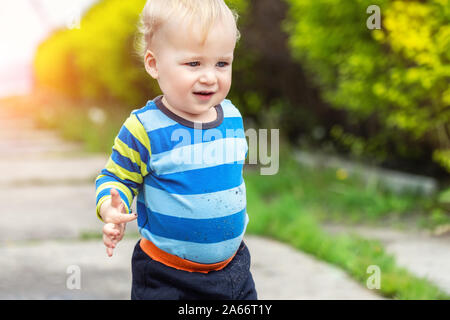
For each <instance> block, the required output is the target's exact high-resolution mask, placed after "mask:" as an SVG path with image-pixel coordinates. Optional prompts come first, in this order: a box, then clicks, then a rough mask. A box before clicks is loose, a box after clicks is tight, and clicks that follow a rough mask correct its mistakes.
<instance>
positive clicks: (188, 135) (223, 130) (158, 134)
mask: <svg viewBox="0 0 450 320" xmlns="http://www.w3.org/2000/svg"><path fill="white" fill-rule="evenodd" d="M227 129H228V133H227ZM217 135H219V137H220V138H245V132H244V129H243V124H242V119H241V118H225V119H224V120H223V122H222V124H221V125H220V126H218V127H217V128H212V129H207V130H198V129H194V128H188V127H185V126H183V125H181V124H178V123H177V124H175V125H173V126H169V127H165V128H161V129H156V130H153V131H150V132H148V136H149V138H150V143H151V146H152V154H153V155H155V154H158V153H161V152H166V151H169V150H172V149H173V148H178V147H182V146H186V145H189V144H195V143H202V142H207V141H210V140H214V139H213V138H215V136H217ZM205 136H206V137H205Z"/></svg>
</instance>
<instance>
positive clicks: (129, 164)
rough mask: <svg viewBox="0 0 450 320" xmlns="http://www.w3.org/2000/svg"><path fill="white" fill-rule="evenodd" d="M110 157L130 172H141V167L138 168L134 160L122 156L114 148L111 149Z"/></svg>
mask: <svg viewBox="0 0 450 320" xmlns="http://www.w3.org/2000/svg"><path fill="white" fill-rule="evenodd" d="M111 159H112V161H114V163H115V164H117V165H118V166H121V167H122V168H124V169H126V170H128V171H130V172H136V173H139V174H141V168H139V166H138V165H137V163H136V162H133V161H131V159H130V158H128V157H124V156H123V155H121V154H120V153H119V152H118V151H117V150H115V149H114V150H113V152H112V154H111Z"/></svg>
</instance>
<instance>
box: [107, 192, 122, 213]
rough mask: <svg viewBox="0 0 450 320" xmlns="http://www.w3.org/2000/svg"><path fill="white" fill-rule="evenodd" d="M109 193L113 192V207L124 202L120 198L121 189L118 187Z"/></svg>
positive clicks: (117, 206)
mask: <svg viewBox="0 0 450 320" xmlns="http://www.w3.org/2000/svg"><path fill="white" fill-rule="evenodd" d="M109 193H110V194H111V206H112V207H113V208H119V206H120V205H121V204H122V200H121V199H120V195H119V191H117V190H116V189H114V188H113V189H111V190H110V191H109Z"/></svg>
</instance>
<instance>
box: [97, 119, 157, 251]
mask: <svg viewBox="0 0 450 320" xmlns="http://www.w3.org/2000/svg"><path fill="white" fill-rule="evenodd" d="M150 155H151V150H150V141H149V139H148V135H147V132H146V131H145V128H144V127H143V125H142V123H141V122H140V121H139V119H138V118H137V116H136V115H135V114H133V113H132V114H131V115H130V117H129V118H128V119H127V120H126V121H125V123H124V125H123V126H122V128H121V129H120V131H119V134H118V135H117V137H116V139H115V141H114V146H113V149H112V154H111V157H110V158H109V160H108V162H107V164H106V166H105V168H104V169H103V170H102V171H101V174H100V175H99V176H98V177H97V179H96V191H97V192H96V198H97V209H96V211H97V216H98V218H99V219H100V220H102V221H103V222H105V223H106V224H105V226H104V229H103V233H104V239H105V235H106V236H107V237H109V238H112V236H113V235H114V234H116V233H117V231H120V232H119V233H120V234H118V235H116V238H118V239H119V240H117V241H120V239H121V238H122V236H123V231H124V229H125V228H124V226H125V222H129V221H132V220H134V219H136V217H135V216H133V215H131V216H128V215H126V216H125V215H123V213H130V211H131V210H130V206H131V203H132V201H133V198H134V196H136V194H137V192H138V189H139V186H140V185H141V184H142V182H143V178H144V176H146V175H147V174H148V169H147V168H148V165H149V160H150ZM122 216H123V217H122ZM105 229H106V230H105ZM117 241H116V242H117ZM105 245H106V246H107V248H108V245H107V241H105ZM107 251H108V250H107ZM111 254H112V251H111ZM108 255H110V254H109V252H108Z"/></svg>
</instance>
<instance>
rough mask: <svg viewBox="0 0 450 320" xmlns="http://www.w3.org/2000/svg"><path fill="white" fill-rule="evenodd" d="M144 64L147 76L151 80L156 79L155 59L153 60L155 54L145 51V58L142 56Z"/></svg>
mask: <svg viewBox="0 0 450 320" xmlns="http://www.w3.org/2000/svg"><path fill="white" fill-rule="evenodd" d="M144 63H145V70H147V72H148V74H149V75H150V76H151V77H152V78H153V79H158V69H157V67H156V58H155V54H154V53H153V52H152V51H150V50H147V52H146V53H145V56H144Z"/></svg>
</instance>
